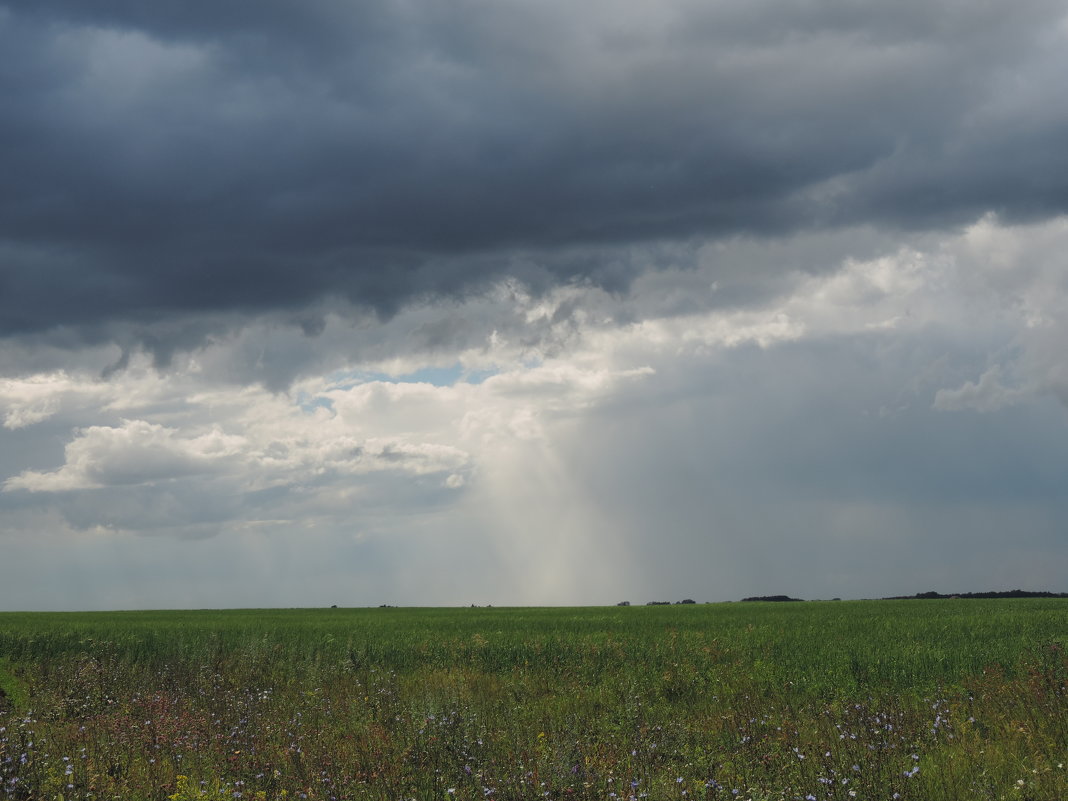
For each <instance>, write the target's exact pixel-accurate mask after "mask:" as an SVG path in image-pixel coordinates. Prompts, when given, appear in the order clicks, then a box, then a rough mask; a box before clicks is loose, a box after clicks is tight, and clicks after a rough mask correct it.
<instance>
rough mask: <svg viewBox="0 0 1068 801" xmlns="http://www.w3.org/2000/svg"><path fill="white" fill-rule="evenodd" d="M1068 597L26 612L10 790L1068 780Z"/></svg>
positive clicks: (317, 791)
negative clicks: (525, 607)
mask: <svg viewBox="0 0 1068 801" xmlns="http://www.w3.org/2000/svg"><path fill="white" fill-rule="evenodd" d="M1066 646H1068V601H1065V600H1046V599H1041V600H1039V599H1025V600H1015V599H1014V600H990V601H984V600H943V601H871V602H867V601H864V602H861V601H855V602H809V603H804V604H773V603H752V604H750V603H745V604H719V605H686V606H669V607H664V606H660V607H629V608H619V607H609V608H581V609H574V608H552V609H551V608H545V609H358V610H349V609H324V610H241V611H225V612H212V611H205V612H122V613H79V614H73V613H72V614H52V613H5V614H0V691H2V695H0V799H3V798H18V799H59V798H62V799H65V800H69V799H104V798H107V799H166V798H173V799H178V800H179V801H183V800H184V799H194V798H208V799H218V800H219V801H221V800H222V799H227V800H229V799H235V798H242V799H280V798H287V799H301V798H309V799H364V798H367V799H383V800H387V799H388V801H401V800H402V799H416V801H427V800H428V799H440V800H442V801H448V800H450V799H468V800H470V799H486V798H490V799H500V800H502V801H503V799H540V798H548V799H605V800H615V801H627V799H641V798H648V799H651V800H652V801H660V800H661V799H801V800H805V799H817V800H818V801H823V800H824V799H836V800H837V799H842V800H843V801H845V800H846V799H887V800H888V801H891V800H892V799H915V800H916V801H939V800H941V799H963V798H969V799H973V798H974V799H1018V800H1020V801H1023V800H1024V799H1031V800H1032V801H1055V800H1056V799H1066V798H1068V771H1066V769H1065V763H1068V659H1066V652H1065V647H1066Z"/></svg>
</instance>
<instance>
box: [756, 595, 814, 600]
mask: <svg viewBox="0 0 1068 801" xmlns="http://www.w3.org/2000/svg"><path fill="white" fill-rule="evenodd" d="M742 600H743V601H801V600H804V599H802V598H791V597H790V596H789V595H754V596H753V597H751V598H742Z"/></svg>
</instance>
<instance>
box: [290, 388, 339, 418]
mask: <svg viewBox="0 0 1068 801" xmlns="http://www.w3.org/2000/svg"><path fill="white" fill-rule="evenodd" d="M297 406H299V407H300V408H301V411H304V412H306V413H308V414H312V413H313V412H314V411H315V410H316V409H327V410H329V411H331V412H333V411H334V402H333V401H332V400H330V398H324V397H323V396H322V395H311V394H309V393H307V392H301V393H300V394H299V395H297Z"/></svg>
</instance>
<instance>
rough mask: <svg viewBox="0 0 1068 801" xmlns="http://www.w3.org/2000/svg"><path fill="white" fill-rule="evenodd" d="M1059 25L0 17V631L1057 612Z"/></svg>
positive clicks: (1019, 17) (613, 18)
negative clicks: (63, 614) (70, 625)
mask: <svg viewBox="0 0 1068 801" xmlns="http://www.w3.org/2000/svg"><path fill="white" fill-rule="evenodd" d="M1066 74H1068V9H1066V8H1065V5H1064V3H1063V2H1060V1H1059V0H1019V2H1015V3H1012V4H1006V3H1000V2H992V1H991V2H987V0H968V1H967V2H963V1H962V0H901V2H895V3H857V2H854V0H816V2H792V1H790V0H775V1H774V2H772V0H714V1H713V2H707V0H692V1H691V0H611V2H609V0H587V1H586V2H582V3H574V2H572V1H571V0H566V2H565V0H507V1H506V2H501V0H444V1H442V0H371V1H370V2H347V1H346V0H304V2H301V3H292V2H288V0H261V1H260V2H256V3H243V2H223V3H218V2H213V3H207V2H171V0H162V1H161V2H154V3H141V2H132V1H131V0H93V2H86V0H25V2H10V1H6V2H5V1H4V0H0V97H2V98H3V102H2V103H0V175H2V176H3V180H2V181H0V609H7V610H20V609H27V610H30V609H41V610H50V609H70V610H79V609H137V608H205V607H210V608H220V607H306V606H329V605H332V604H337V605H339V606H376V605H379V604H395V605H405V606H419V605H469V604H479V605H483V604H493V605H495V606H504V605H580V604H582V605H585V604H612V603H616V602H619V601H623V600H629V601H631V602H632V603H636V604H637V603H643V602H646V601H651V600H669V601H674V600H681V599H683V598H690V599H694V600H697V601H699V602H704V601H725V600H736V599H739V598H742V597H746V596H753V595H773V594H787V595H791V596H794V597H800V598H806V599H814V598H832V597H841V598H868V597H882V596H886V595H905V594H912V593H916V592H924V591H929V590H937V591H939V592H978V591H988V590H1008V589H1015V588H1023V589H1034V590H1040V589H1041V590H1051V591H1057V592H1063V591H1068V528H1066V527H1065V521H1066V520H1068V469H1066V468H1068V408H1066V406H1068V348H1066V347H1065V343H1066V342H1068V257H1066V256H1065V254H1068V103H1065V102H1064V75H1066Z"/></svg>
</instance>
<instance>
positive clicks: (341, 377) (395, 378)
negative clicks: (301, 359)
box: [328, 362, 500, 389]
mask: <svg viewBox="0 0 1068 801" xmlns="http://www.w3.org/2000/svg"><path fill="white" fill-rule="evenodd" d="M498 372H500V371H499V370H496V369H490V370H468V369H465V368H464V366H463V365H462V364H460V363H459V362H456V363H455V364H451V365H449V366H447V367H438V366H428V367H420V368H419V369H418V370H415V371H413V372H411V373H404V374H402V375H391V374H389V373H380V372H375V371H370V370H337V371H335V372H334V373H331V374H330V376H329V379H328V380H329V384H330V388H331V389H352V388H353V387H356V386H359V385H360V384H367V383H370V382H371V381H385V382H388V383H391V384H432V385H433V386H435V387H451V386H453V385H455V384H459V383H463V384H481V383H482V382H483V381H485V380H486V379H487V378H490V377H491V376H494V375H497V373H498Z"/></svg>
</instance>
